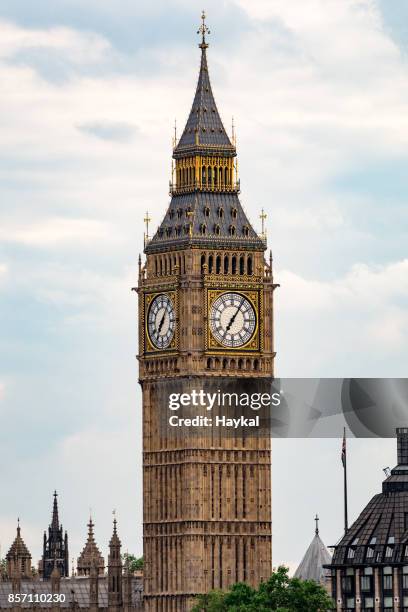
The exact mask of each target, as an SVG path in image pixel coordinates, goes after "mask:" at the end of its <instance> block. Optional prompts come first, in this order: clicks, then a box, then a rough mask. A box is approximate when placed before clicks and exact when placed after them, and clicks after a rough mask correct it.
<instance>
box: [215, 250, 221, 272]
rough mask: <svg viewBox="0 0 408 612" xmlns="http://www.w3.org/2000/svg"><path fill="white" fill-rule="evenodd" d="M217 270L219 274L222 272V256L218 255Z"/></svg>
mask: <svg viewBox="0 0 408 612" xmlns="http://www.w3.org/2000/svg"><path fill="white" fill-rule="evenodd" d="M215 272H216V274H219V273H220V272H221V257H220V255H217V259H216V260H215Z"/></svg>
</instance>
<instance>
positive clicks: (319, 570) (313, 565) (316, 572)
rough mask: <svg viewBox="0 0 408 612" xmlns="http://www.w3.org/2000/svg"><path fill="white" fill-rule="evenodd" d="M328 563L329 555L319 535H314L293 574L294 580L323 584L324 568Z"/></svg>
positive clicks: (324, 578)
mask: <svg viewBox="0 0 408 612" xmlns="http://www.w3.org/2000/svg"><path fill="white" fill-rule="evenodd" d="M329 563H331V555H330V553H329V551H328V550H327V548H326V546H325V545H324V544H323V541H322V540H321V538H320V536H319V533H316V534H315V536H314V538H313V540H312V541H311V543H310V545H309V548H308V549H307V551H306V553H305V556H304V557H303V559H302V561H301V562H300V565H299V567H298V568H297V570H296V572H295V574H294V575H295V578H301V579H302V580H314V581H315V582H318V583H323V582H325V580H326V570H325V569H324V566H325V565H327V564H329Z"/></svg>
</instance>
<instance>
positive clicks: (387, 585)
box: [383, 575, 392, 591]
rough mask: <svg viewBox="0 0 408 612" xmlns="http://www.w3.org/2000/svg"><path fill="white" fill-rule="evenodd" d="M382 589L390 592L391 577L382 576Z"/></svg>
mask: <svg viewBox="0 0 408 612" xmlns="http://www.w3.org/2000/svg"><path fill="white" fill-rule="evenodd" d="M383 587H384V591H392V575H391V576H388V575H386V576H383Z"/></svg>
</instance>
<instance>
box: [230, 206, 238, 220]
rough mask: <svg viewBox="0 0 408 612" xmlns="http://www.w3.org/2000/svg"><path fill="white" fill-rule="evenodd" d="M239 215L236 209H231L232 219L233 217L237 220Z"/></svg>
mask: <svg viewBox="0 0 408 612" xmlns="http://www.w3.org/2000/svg"><path fill="white" fill-rule="evenodd" d="M237 215H238V211H237V209H236V208H232V209H231V217H232V218H233V219H236V218H237Z"/></svg>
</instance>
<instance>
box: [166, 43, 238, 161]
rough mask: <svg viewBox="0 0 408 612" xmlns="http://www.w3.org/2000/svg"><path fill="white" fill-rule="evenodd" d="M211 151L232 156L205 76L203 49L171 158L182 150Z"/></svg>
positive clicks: (206, 74)
mask: <svg viewBox="0 0 408 612" xmlns="http://www.w3.org/2000/svg"><path fill="white" fill-rule="evenodd" d="M196 147H199V148H202V147H210V148H211V147H215V148H216V149H223V150H224V149H225V151H226V152H227V153H228V152H229V154H230V155H235V147H234V146H233V145H232V144H231V141H230V139H229V137H228V134H227V133H226V131H225V128H224V126H223V123H222V121H221V117H220V114H219V112H218V109H217V105H216V104H215V99H214V95H213V92H212V89H211V83H210V76H209V73H208V65H207V54H206V45H204V46H202V48H201V65H200V73H199V75H198V83H197V89H196V93H195V96H194V101H193V106H192V107H191V111H190V115H189V117H188V119H187V123H186V127H185V128H184V132H183V134H182V136H181V138H180V140H179V142H178V144H177V146H176V147H175V149H174V156H175V157H178V156H179V154H180V155H183V154H185V152H186V149H190V148H196Z"/></svg>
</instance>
